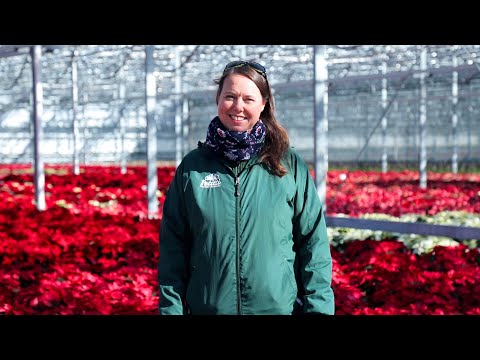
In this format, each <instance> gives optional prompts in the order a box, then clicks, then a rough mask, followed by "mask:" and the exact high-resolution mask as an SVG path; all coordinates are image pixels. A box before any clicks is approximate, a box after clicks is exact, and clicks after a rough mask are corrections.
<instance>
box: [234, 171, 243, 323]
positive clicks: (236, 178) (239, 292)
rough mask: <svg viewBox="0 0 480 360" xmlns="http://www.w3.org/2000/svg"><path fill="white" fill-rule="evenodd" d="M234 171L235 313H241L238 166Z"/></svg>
mask: <svg viewBox="0 0 480 360" xmlns="http://www.w3.org/2000/svg"><path fill="white" fill-rule="evenodd" d="M234 173H235V241H236V251H235V253H236V259H235V260H236V267H237V313H238V315H242V294H241V291H242V289H241V286H240V283H241V276H240V239H239V234H240V230H239V228H240V225H239V222H240V219H239V218H240V216H239V201H240V199H239V195H240V190H239V187H240V177H239V174H238V168H234Z"/></svg>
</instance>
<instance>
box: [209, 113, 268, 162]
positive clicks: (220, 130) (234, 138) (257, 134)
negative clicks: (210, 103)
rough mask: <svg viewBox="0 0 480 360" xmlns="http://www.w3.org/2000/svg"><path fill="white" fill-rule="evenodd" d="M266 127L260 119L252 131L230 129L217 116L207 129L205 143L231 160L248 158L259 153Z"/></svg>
mask: <svg viewBox="0 0 480 360" xmlns="http://www.w3.org/2000/svg"><path fill="white" fill-rule="evenodd" d="M265 134H266V128H265V124H264V123H263V122H262V120H258V121H257V123H256V124H255V125H254V126H253V128H252V130H251V131H232V130H228V129H227V128H226V127H225V126H224V125H223V124H222V122H221V121H220V119H219V117H218V116H215V117H214V118H213V119H212V121H211V122H210V125H208V130H207V140H206V141H205V143H204V144H205V145H206V147H207V148H209V149H211V150H213V151H214V152H215V153H217V154H220V155H222V156H223V157H225V158H226V159H229V160H235V161H239V160H248V159H250V158H251V157H252V156H253V155H255V154H256V153H258V152H259V151H260V149H261V148H262V145H263V143H264V141H265Z"/></svg>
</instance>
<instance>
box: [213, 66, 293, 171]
mask: <svg viewBox="0 0 480 360" xmlns="http://www.w3.org/2000/svg"><path fill="white" fill-rule="evenodd" d="M231 74H241V75H243V76H246V77H248V78H249V79H250V80H252V81H253V82H254V83H255V85H257V87H258V89H259V90H260V94H261V95H262V97H263V99H264V100H265V108H264V109H263V111H262V112H261V114H260V119H262V122H263V123H264V124H265V127H266V129H267V131H266V137H265V143H264V144H263V147H262V150H261V152H260V154H259V156H260V162H262V163H263V164H265V165H266V166H267V167H268V168H269V169H270V171H271V172H272V173H273V174H275V175H277V176H279V177H282V176H284V175H285V174H286V173H287V169H285V167H284V166H283V165H282V163H281V160H282V158H283V156H284V155H285V152H286V151H287V149H288V148H289V146H290V141H289V138H288V133H287V131H286V130H285V128H284V127H283V126H282V125H280V123H279V122H278V120H277V118H276V116H275V101H274V98H273V94H272V90H271V88H270V84H269V83H268V80H267V78H266V76H265V77H264V76H263V75H261V74H260V73H258V72H257V71H256V70H255V69H253V68H251V67H250V66H249V65H243V66H239V67H234V68H231V69H228V70H227V71H225V72H224V73H223V75H222V76H221V77H220V78H218V79H215V80H214V81H215V84H217V85H218V89H217V95H216V102H217V105H218V98H219V96H220V93H221V92H222V89H223V84H224V82H225V79H226V78H227V77H228V76H230V75H231Z"/></svg>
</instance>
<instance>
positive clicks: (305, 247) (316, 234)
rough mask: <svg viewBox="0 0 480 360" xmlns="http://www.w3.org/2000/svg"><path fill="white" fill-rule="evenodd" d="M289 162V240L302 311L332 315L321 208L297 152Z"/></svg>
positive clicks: (327, 248)
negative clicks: (292, 180) (292, 189)
mask: <svg viewBox="0 0 480 360" xmlns="http://www.w3.org/2000/svg"><path fill="white" fill-rule="evenodd" d="M293 163H294V164H293V165H294V171H295V175H296V183H297V193H296V198H295V215H294V219H293V240H294V244H295V245H294V247H295V249H296V253H297V255H296V259H295V269H296V275H297V285H298V287H299V293H300V294H301V295H303V296H302V297H301V299H300V300H302V302H303V313H305V314H325V315H333V314H334V313H335V302H334V294H333V289H332V287H331V282H332V257H331V253H330V242H329V240H328V236H327V227H326V223H325V215H324V211H323V209H322V204H321V202H320V198H319V196H318V193H317V190H316V187H315V184H314V182H313V179H312V177H311V176H310V173H309V170H308V166H307V164H306V163H305V162H304V161H303V160H302V159H301V158H300V156H298V155H296V156H295V157H294V160H293Z"/></svg>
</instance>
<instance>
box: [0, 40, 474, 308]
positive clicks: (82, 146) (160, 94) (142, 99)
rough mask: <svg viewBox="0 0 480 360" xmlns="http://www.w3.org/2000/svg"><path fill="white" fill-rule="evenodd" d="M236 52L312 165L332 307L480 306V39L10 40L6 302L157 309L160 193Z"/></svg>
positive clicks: (205, 121)
mask: <svg viewBox="0 0 480 360" xmlns="http://www.w3.org/2000/svg"><path fill="white" fill-rule="evenodd" d="M233 60H248V61H255V62H257V63H259V64H261V65H262V66H264V67H265V68H266V74H267V75H266V76H267V78H268V82H269V84H270V86H271V88H272V92H273V95H274V99H275V102H274V105H275V112H276V116H277V118H278V120H279V122H280V123H281V125H282V126H283V127H284V128H285V129H286V130H287V132H288V135H289V140H290V145H291V146H293V147H294V148H295V149H296V150H297V151H298V153H299V154H300V155H301V156H302V157H303V159H304V160H305V162H306V163H307V164H308V166H309V169H310V173H311V176H312V178H313V180H314V182H315V185H316V189H317V192H318V196H319V198H320V200H321V203H322V204H324V211H325V216H326V222H327V226H328V235H329V240H330V243H331V249H332V250H331V251H332V257H333V258H334V260H335V263H334V275H333V281H332V287H333V289H334V293H335V296H336V301H337V302H336V306H337V308H336V313H337V314H477V315H478V314H480V297H479V295H478V291H477V290H475V289H477V288H478V286H479V285H478V284H479V281H480V266H479V262H478V259H480V254H479V252H478V251H479V250H478V247H477V241H478V240H479V239H480V171H479V169H480V138H479V137H480V131H479V129H480V100H479V99H480V45H81V46H80V45H79V46H73V45H30V46H26V45H0V74H1V76H0V199H2V204H3V205H2V206H1V207H0V208H1V210H0V217H2V221H0V243H1V244H2V247H1V248H2V249H3V250H1V251H2V252H3V253H0V264H2V269H3V270H0V284H1V285H2V286H0V287H2V288H3V289H4V290H0V314H2V313H4V314H40V313H42V314H155V313H156V311H157V308H156V306H157V305H156V303H157V301H158V297H159V294H158V289H157V285H156V271H157V270H156V264H155V263H156V260H155V259H156V258H157V256H158V233H159V227H160V224H161V221H162V206H163V204H164V201H165V195H166V193H167V191H168V188H169V186H170V183H171V181H172V178H173V175H174V173H175V169H176V167H178V165H179V164H180V163H181V161H182V159H183V158H184V156H185V155H186V154H188V153H189V152H190V151H191V150H193V149H195V148H197V146H198V145H197V144H198V142H199V141H204V140H205V136H206V135H207V127H208V126H209V123H210V121H211V120H212V118H213V117H215V116H216V114H217V105H216V102H215V100H216V91H217V85H216V83H215V80H216V79H219V78H220V77H221V76H222V73H223V70H224V67H225V65H226V64H227V63H228V62H230V61H233ZM12 214H15V216H12ZM39 228H41V229H42V230H41V231H39ZM357 252H358V253H357ZM80 254H87V255H85V256H80ZM375 254H376V255H375ZM426 254H429V255H430V256H435V257H436V259H437V261H436V262H433V263H431V264H429V263H428V262H427V260H426V258H425V256H426ZM432 254H435V255H432ZM375 257H376V258H377V260H376V261H377V262H376V263H373V262H372V261H373V260H372V259H373V258H375ZM412 258H414V259H415V260H412ZM19 259H23V260H22V261H20V260H19ZM353 259H354V260H353ZM349 261H350V262H353V263H355V265H353V267H355V266H356V269H361V268H363V272H362V271H360V270H358V273H357V272H356V271H357V270H355V271H353V267H352V265H351V264H349ZM412 261H413V262H412ZM429 261H430V260H429ZM134 263H135V264H136V265H138V264H139V265H138V266H140V267H142V269H143V270H142V274H141V275H140V274H139V273H136V274H130V273H129V270H128V269H129V266H132V264H134ZM458 263H461V264H463V265H462V266H457V265H455V264H458ZM28 264H29V266H27V265H28ZM32 264H33V265H32ZM403 266H405V267H407V266H410V267H411V268H412V269H413V270H412V273H411V274H409V275H408V276H402V275H401V274H400V272H401V270H400V269H401V268H402V267H403ZM367 267H368V269H369V270H365V269H367ZM27 268H28V269H29V270H28V271H24V270H25V269H27ZM60 268H61V269H62V270H61V271H63V272H64V273H63V274H60V272H61V271H60V270H59V269H60ZM113 268H115V269H116V270H115V271H113V270H112V269H113ZM45 269H47V270H46V271H44V270H45ZM445 269H446V270H445ZM107 270H108V271H107ZM110 270H111V271H110ZM449 270H451V272H449ZM367 271H370V273H371V274H373V275H372V276H373V277H374V278H375V279H376V280H375V279H373V280H368V281H367V280H365V279H364V277H365V276H366V272H367ZM429 272H435V274H436V277H435V279H436V280H433V278H432V279H429V278H428V277H429V275H428V273H429ZM12 274H13V275H12ZM39 274H41V276H40V275H39ZM92 274H93V275H92ZM462 274H463V275H462ZM92 276H93V277H95V281H92V282H91V283H90V282H89V281H90V280H88V279H89V278H91V277H92ZM369 276H370V275H369ZM462 276H465V277H469V278H471V279H473V280H472V281H466V282H462V280H461V278H462ZM125 277H128V278H129V279H130V280H129V282H124V281H123V280H121V281H120V280H118V279H123V278H125ZM59 278H62V279H64V280H62V284H59V280H58V279H59ZM65 279H68V280H65ZM378 279H383V280H382V281H385V284H386V283H387V282H390V283H395V284H396V289H395V291H393V290H391V289H390V290H391V291H390V292H388V291H387V289H386V288H382V287H381V286H378V285H375V284H378V283H379V281H380V280H378ZM386 279H387V280H386ZM419 279H420V280H419ZM477 280H478V281H477ZM369 281H371V282H370V283H369ZM437 281H438V282H440V281H442V282H444V283H446V284H449V285H448V286H447V285H445V288H441V289H438V288H437V290H436V291H437V293H435V294H434V298H435V299H434V300H431V301H427V302H426V301H425V299H426V296H427V295H426V294H429V296H431V294H432V291H433V290H432V289H433V288H435V286H436V285H435V283H436V282H437ZM86 282H88V283H89V285H88V286H87V288H89V290H88V294H87V293H82V291H81V290H80V289H81V288H84V287H85V286H86V285H85V283H86ZM111 282H115V283H116V284H117V283H118V289H117V290H116V292H115V293H114V291H113V290H108V286H107V285H108V284H109V283H111ZM25 283H29V284H31V286H33V287H34V288H35V289H37V288H40V287H41V286H43V287H45V288H47V289H50V290H51V291H50V292H49V291H47V292H46V293H42V294H40V293H38V294H37V293H36V292H35V291H33V292H32V291H30V290H31V288H30V289H29V291H28V294H30V295H25V294H24V291H23V289H24V285H23V284H25ZM132 284H133V285H134V286H135V289H140V290H135V291H133V290H132V286H133V285H132ZM345 284H348V286H346V285H345ZM412 284H415V285H414V286H416V293H415V295H412V294H411V293H410V292H409V291H407V288H408V287H409V286H412ZM447 288H448V289H447ZM32 293H33V294H34V295H31V294H32ZM126 294H128V296H127V295H126ZM100 295H101V296H100ZM412 296H413V298H412ZM122 298H123V299H124V300H121V299H122Z"/></svg>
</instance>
